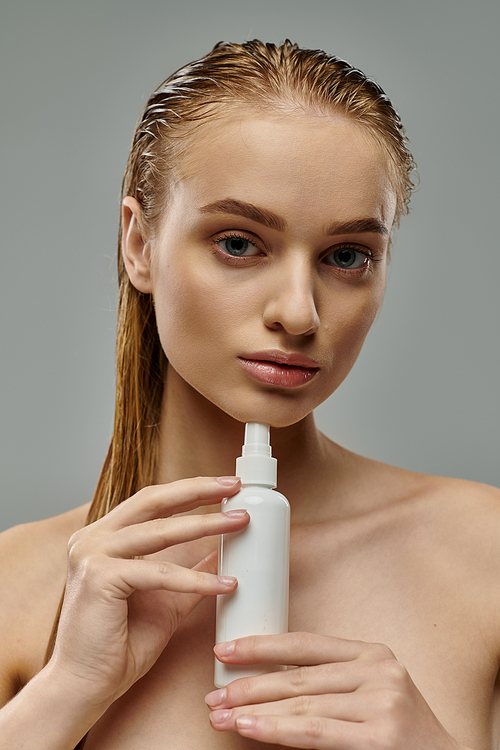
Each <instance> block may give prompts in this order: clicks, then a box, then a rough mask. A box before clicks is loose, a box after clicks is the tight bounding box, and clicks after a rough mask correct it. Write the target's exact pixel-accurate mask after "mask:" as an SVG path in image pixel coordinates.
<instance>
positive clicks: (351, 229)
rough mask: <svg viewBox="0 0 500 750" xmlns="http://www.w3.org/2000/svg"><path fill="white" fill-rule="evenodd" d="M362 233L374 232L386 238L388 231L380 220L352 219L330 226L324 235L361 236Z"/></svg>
mask: <svg viewBox="0 0 500 750" xmlns="http://www.w3.org/2000/svg"><path fill="white" fill-rule="evenodd" d="M364 232H374V233H375V234H381V235H383V236H384V237H387V236H388V234H389V229H388V228H387V227H386V225H385V224H384V223H383V222H382V221H380V219H375V218H369V219H353V220H352V221H345V222H344V223H343V224H335V223H334V224H331V226H329V227H328V229H327V230H326V234H329V235H335V234H363V233H364Z"/></svg>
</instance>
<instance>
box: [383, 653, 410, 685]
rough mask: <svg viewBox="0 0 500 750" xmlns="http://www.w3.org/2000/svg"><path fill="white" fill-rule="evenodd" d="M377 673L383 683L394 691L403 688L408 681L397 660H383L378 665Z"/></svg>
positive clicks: (405, 672) (402, 667)
mask: <svg viewBox="0 0 500 750" xmlns="http://www.w3.org/2000/svg"><path fill="white" fill-rule="evenodd" d="M379 671H380V673H381V674H382V676H383V679H384V683H385V684H386V685H387V686H388V687H390V688H393V689H394V690H398V689H400V688H401V687H402V686H404V685H405V684H406V682H407V679H408V672H407V671H406V669H405V667H404V666H403V665H402V664H401V662H399V661H398V660H397V659H395V658H392V659H383V660H382V661H381V662H380V663H379Z"/></svg>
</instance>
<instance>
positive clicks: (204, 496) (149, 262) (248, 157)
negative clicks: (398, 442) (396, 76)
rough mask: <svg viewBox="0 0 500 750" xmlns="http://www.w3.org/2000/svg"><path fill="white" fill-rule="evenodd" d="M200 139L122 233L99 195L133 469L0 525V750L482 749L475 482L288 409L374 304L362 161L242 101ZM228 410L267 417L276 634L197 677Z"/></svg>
mask: <svg viewBox="0 0 500 750" xmlns="http://www.w3.org/2000/svg"><path fill="white" fill-rule="evenodd" d="M200 133H201V134H202V135H204V136H206V137H201V135H198V136H197V140H196V142H195V143H194V144H193V145H192V148H191V149H190V150H189V159H188V158H186V161H185V162H183V163H182V165H181V166H182V169H180V170H179V173H178V175H177V177H178V182H177V183H176V185H175V188H174V190H173V192H172V196H171V203H170V204H169V207H168V210H166V211H165V215H164V217H163V219H162V225H161V227H159V228H158V230H157V231H156V232H155V233H153V234H151V235H148V234H147V233H146V232H145V230H144V227H143V222H142V217H141V212H140V207H139V206H138V204H137V202H136V201H134V199H133V198H127V199H126V200H125V202H124V210H123V225H124V247H123V251H124V258H125V262H126V265H127V270H128V273H129V276H130V279H131V281H132V283H134V284H135V285H136V287H137V288H138V289H140V291H142V292H144V293H151V294H153V296H154V299H155V308H156V313H157V320H158V329H159V334H160V339H161V341H162V345H163V347H164V349H165V352H166V354H167V357H168V359H169V362H170V367H169V372H168V376H167V383H166V391H165V398H164V408H163V414H162V421H161V440H160V457H161V460H160V470H159V475H158V477H157V481H158V484H157V485H156V486H155V487H152V488H146V489H145V490H143V491H141V492H140V493H138V494H137V495H135V496H134V497H132V498H130V499H128V500H127V501H126V502H125V503H122V504H121V505H120V506H119V507H118V508H116V509H115V510H114V511H112V512H111V513H110V514H108V515H107V516H105V517H104V518H102V519H100V520H99V521H98V522H96V523H95V524H92V526H90V527H87V528H85V529H81V527H82V524H83V522H84V517H85V512H86V508H85V507H84V508H78V509H76V510H74V511H72V512H70V513H69V514H65V515H64V516H62V517H58V518H56V519H52V520H49V521H46V522H41V523H38V524H34V525H30V526H28V527H25V528H21V529H17V530H13V531H11V532H7V533H6V534H5V535H4V538H3V544H2V546H1V547H0V554H1V555H2V570H3V571H4V573H3V580H2V584H1V585H2V597H3V602H4V603H5V604H7V605H8V606H6V607H5V608H4V610H3V612H4V614H3V616H2V617H3V619H2V621H1V623H0V635H1V638H0V672H1V673H2V675H3V682H2V685H1V690H2V693H1V697H2V699H3V702H6V701H8V700H9V698H11V697H12V696H13V695H14V693H15V692H16V690H17V689H18V688H19V687H21V686H22V685H23V684H24V685H26V687H25V689H23V690H21V692H20V693H19V694H18V695H17V696H16V697H15V698H14V700H12V701H11V702H10V704H8V705H7V706H6V707H5V708H4V709H3V710H2V711H0V748H1V750H3V748H7V747H8V748H9V749H10V748H11V747H13V746H15V745H16V744H19V743H20V741H22V742H23V743H24V744H23V746H24V747H27V748H28V747H30V748H31V747H36V748H37V750H44V749H45V748H50V750H72V748H73V747H74V746H75V744H76V743H77V742H78V740H79V739H80V737H82V736H83V735H84V734H85V733H86V732H89V735H88V739H87V743H86V750H93V749H94V748H95V749H96V750H106V749H108V748H109V749H110V750H111V748H113V750H117V749H119V750H128V749H129V748H130V749H132V748H134V750H135V749H136V748H137V747H148V748H151V749H152V750H154V749H155V748H165V746H167V747H168V748H169V750H170V749H172V750H174V749H177V748H178V749H179V750H181V749H182V750H184V749H185V748H192V747H203V748H208V749H211V748H213V750H215V749H216V748H217V749H218V750H219V749H221V748H222V749H224V748H228V749H231V748H232V749H234V750H236V749H237V748H238V749H239V748H241V749H243V748H247V749H248V750H251V749H252V748H255V750H257V749H258V748H266V747H275V746H285V747H310V748H329V750H359V748H361V747H362V748H363V750H370V749H371V748H373V749H374V750H375V748H385V750H399V749H400V748H402V747H404V748H405V750H466V749H467V748H468V749H469V750H493V749H494V748H496V747H497V746H498V742H499V740H500V725H499V721H498V718H497V717H498V692H497V674H498V666H499V658H500V638H499V635H498V634H499V633H500V609H499V607H498V603H497V597H496V589H497V576H496V570H497V569H498V562H500V561H499V559H498V558H499V552H498V544H497V539H498V527H499V524H500V511H499V507H500V504H499V503H498V496H499V493H498V491H496V490H494V489H492V488H487V487H484V486H482V485H476V484H471V483H466V482H460V481H456V480H445V479H439V478H435V477H427V476H422V475H417V474H414V473H412V472H408V471H403V470H401V469H396V468H394V467H390V466H386V465H383V464H380V463H377V462H374V461H370V460H369V459H366V458H361V457H360V456H357V455H355V454H353V453H350V452H348V451H345V450H344V449H342V448H340V447H339V446H337V445H335V444H334V443H332V442H330V441H329V440H327V439H326V438H325V437H323V436H322V435H321V434H320V433H318V432H317V430H316V428H315V426H314V420H313V416H312V409H314V407H315V406H317V405H318V404H319V403H321V401H323V400H324V399H325V398H327V397H328V395H330V393H331V392H333V390H335V388H336V387H337V386H338V385H339V383H340V382H341V381H342V380H343V378H344V377H345V376H346V375H347V373H348V372H349V369H350V367H351V366H352V364H353V362H354V361H355V359H356V356H357V354H358V353H359V350H360V348H361V346H362V343H363V341H364V337H365V336H366V334H367V332H368V330H369V328H370V326H371V323H372V322H373V319H374V317H375V315H376V313H377V310H378V308H379V306H380V303H381V300H382V296H383V290H384V282H385V262H386V256H387V250H388V244H389V238H390V227H391V226H392V222H393V217H394V210H395V195H394V191H393V189H392V188H391V181H390V174H391V173H390V170H389V169H388V167H387V164H386V162H385V157H384V155H383V153H382V152H381V150H380V148H379V147H378V146H377V144H375V143H374V142H373V141H372V140H370V138H369V137H367V136H366V134H365V133H364V132H362V131H360V129H359V128H358V127H357V126H354V125H352V124H351V123H349V122H347V121H345V120H344V119H343V118H332V117H329V118H324V117H316V116H314V117H313V116H305V115H303V114H301V115H300V116H293V117H292V116H290V118H289V119H287V118H284V119H283V118H282V117H280V118H273V117H268V116H262V115H259V116H258V117H252V116H249V115H248V113H246V115H245V117H244V118H241V117H239V119H238V118H237V119H236V120H235V119H231V118H229V119H228V122H227V123H220V122H219V123H216V124H215V125H212V126H204V129H202V130H201V131H200ZM214 144H215V148H214ZM222 146H223V147H222ZM193 166H195V169H193ZM283 185H285V186H286V188H287V189H286V190H285V189H283ZM228 199H229V200H230V201H232V203H228V202H227V201H228ZM221 201H222V202H223V203H221ZM243 204H244V205H245V206H246V208H245V209H244V210H243V209H242V205H243ZM248 206H254V207H255V206H257V207H260V208H263V209H265V210H266V211H267V212H272V215H273V217H274V219H273V221H271V222H269V221H267V222H266V221H264V222H263V221H262V212H261V213H260V214H259V213H255V211H254V212H253V214H252V213H249V210H248ZM207 207H208V208H207ZM243 214H245V215H243ZM267 216H268V218H269V213H268V214H267ZM276 217H277V219H278V220H276ZM233 241H234V242H233ZM232 243H233V244H232ZM245 243H246V244H245ZM339 250H342V251H343V254H342V253H341V254H340V256H339V254H338V251H339ZM240 251H242V252H240ZM349 253H351V256H350V260H351V261H353V262H352V263H351V262H349V263H348V264H347V265H346V267H342V265H341V260H342V258H344V257H345V256H346V254H347V255H349ZM339 258H340V260H339ZM263 350H264V351H267V352H271V351H276V350H279V351H283V352H288V353H290V352H293V353H296V354H301V355H303V356H307V357H309V358H312V359H314V361H315V362H316V363H317V368H316V369H317V372H316V373H315V374H314V377H312V378H311V379H309V380H308V381H307V382H305V383H304V384H303V385H300V386H298V387H293V388H287V387H285V386H283V387H276V386H274V385H270V384H269V383H263V382H262V380H259V379H258V378H255V377H254V376H253V375H252V374H249V373H248V370H247V369H245V367H246V366H245V367H244V366H243V365H242V360H244V361H248V360H251V359H252V357H253V358H254V359H256V358H257V359H258V357H257V355H256V354H255V353H256V352H257V353H258V352H260V351H263ZM275 369H277V368H275ZM247 420H260V421H267V422H271V423H272V425H273V429H272V433H271V437H272V444H273V451H274V455H276V457H277V458H278V463H279V489H280V491H282V492H283V493H284V494H285V495H286V496H287V497H288V499H289V500H290V504H291V507H292V551H291V592H290V593H291V597H290V601H291V606H290V630H291V632H290V633H289V634H285V635H282V636H269V637H260V638H251V639H242V640H240V641H238V642H236V643H235V644H232V645H231V644H230V645H226V647H225V648H224V646H222V645H221V646H219V647H217V654H218V656H219V657H220V658H221V659H222V660H226V661H228V662H229V663H245V662H248V663H251V662H255V663H260V662H262V661H270V662H275V663H279V664H285V665H287V666H289V667H292V668H291V669H288V670H285V671H281V672H277V673H274V674H272V675H266V676H263V677H255V678H252V679H251V680H246V681H236V682H234V683H232V684H231V685H230V686H229V687H228V688H227V690H226V691H225V692H222V693H221V692H219V691H215V692H214V691H213V683H212V675H213V659H214V654H213V643H214V596H215V595H216V594H221V595H223V594H224V593H227V592H229V591H232V590H234V587H235V586H236V582H235V581H231V580H229V581H227V580H226V581H223V580H220V579H219V578H218V577H217V576H216V561H215V556H214V554H213V552H214V550H215V547H216V540H217V535H218V534H220V533H230V532H231V531H237V530H240V529H243V528H244V527H245V525H246V524H247V523H248V522H249V518H248V516H247V515H246V514H240V515H236V516H234V515H233V516H227V515H224V514H220V513H219V512H218V504H219V502H220V500H221V498H222V497H224V496H227V495H232V494H234V493H236V492H237V491H238V489H239V486H240V485H239V482H238V480H237V479H235V478H231V474H232V472H233V470H234V459H235V457H236V456H237V455H238V454H239V452H240V447H241V443H242V438H243V426H242V422H244V421H247ZM214 475H217V476H219V477H225V478H224V479H222V480H220V479H219V480H217V479H215V478H214ZM194 476H197V477H198V478H197V479H188V478H189V477H194ZM68 544H69V553H68V558H67V560H68V562H67V563H66V549H67V548H68ZM138 557H141V558H143V559H137V558H138ZM134 558H135V559H134ZM66 575H67V576H68V578H67V581H68V583H67V596H66V601H65V606H64V609H63V613H62V617H61V623H60V628H59V633H58V639H57V643H56V648H55V651H54V655H53V657H52V659H51V661H50V662H49V664H48V665H47V667H46V668H44V669H43V670H42V671H40V669H41V666H42V662H43V653H44V651H45V646H46V642H47V639H48V636H49V633H50V628H51V625H52V621H53V617H54V614H55V610H56V607H57V602H58V598H59V595H60V592H61V590H62V587H63V585H64V580H65V578H66ZM26 602H29V603H30V606H29V608H27V607H26ZM27 610H28V611H27ZM12 613H13V614H12ZM30 678H33V679H31V681H30ZM207 693H208V696H207ZM205 696H206V703H205V700H204V698H205ZM207 704H208V708H207Z"/></svg>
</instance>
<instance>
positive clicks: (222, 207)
mask: <svg viewBox="0 0 500 750" xmlns="http://www.w3.org/2000/svg"><path fill="white" fill-rule="evenodd" d="M200 211H201V213H205V214H206V213H216V214H233V215H235V216H243V217H245V218H246V219H251V220H252V221H256V222H258V223H259V224H263V225H264V226H266V227H269V228H270V229H276V230H277V231H278V232H284V231H285V229H286V226H287V225H286V222H285V221H284V220H283V219H282V218H281V217H280V216H278V215H277V214H274V213H273V212H272V211H268V210H267V209H266V208H259V206H255V205H254V204H253V203H246V201H239V200H236V199H235V198H225V199H223V200H220V201H215V202H214V203H208V204H207V205H206V206H202V207H201V208H200ZM364 232H373V233H375V234H381V235H382V236H384V237H387V236H388V235H389V229H388V228H387V227H386V225H385V224H384V223H383V222H382V221H380V219H375V218H366V219H353V220H352V221H346V222H343V223H341V224H339V223H333V224H331V225H330V226H329V227H328V229H327V230H326V232H325V234H327V235H330V236H333V235H338V234H363V233H364Z"/></svg>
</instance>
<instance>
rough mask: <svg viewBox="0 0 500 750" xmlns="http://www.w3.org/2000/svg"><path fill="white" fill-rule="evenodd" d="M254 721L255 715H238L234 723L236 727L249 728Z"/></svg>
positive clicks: (253, 724)
mask: <svg viewBox="0 0 500 750" xmlns="http://www.w3.org/2000/svg"><path fill="white" fill-rule="evenodd" d="M256 721H257V719H256V718H255V716H238V718H237V719H236V721H235V724H236V727H237V729H251V728H252V727H254V726H255V724H256Z"/></svg>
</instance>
